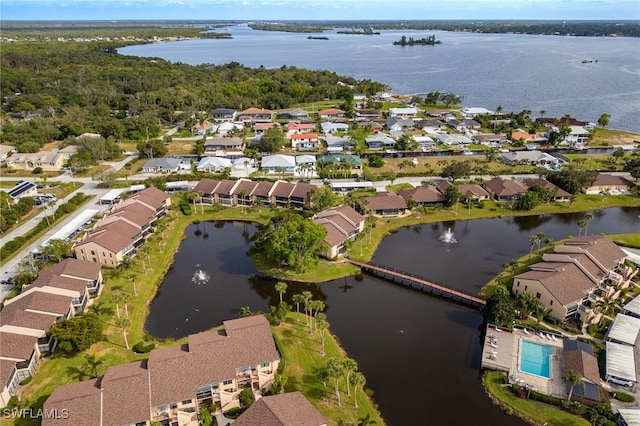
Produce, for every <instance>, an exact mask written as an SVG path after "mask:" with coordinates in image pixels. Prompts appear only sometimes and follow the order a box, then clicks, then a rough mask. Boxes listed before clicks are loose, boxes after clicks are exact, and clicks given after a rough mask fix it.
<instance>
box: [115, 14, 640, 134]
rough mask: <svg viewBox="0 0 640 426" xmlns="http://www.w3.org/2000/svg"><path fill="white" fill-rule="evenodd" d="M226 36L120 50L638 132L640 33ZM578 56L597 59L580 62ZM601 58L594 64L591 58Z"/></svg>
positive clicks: (243, 31) (244, 29)
mask: <svg viewBox="0 0 640 426" xmlns="http://www.w3.org/2000/svg"><path fill="white" fill-rule="evenodd" d="M220 31H225V32H229V33H231V35H232V36H233V38H232V39H219V40H213V39H202V40H186V41H178V42H166V43H154V44H146V45H137V46H127V47H125V48H121V49H119V52H120V53H122V54H124V55H135V56H141V57H159V58H163V59H166V60H169V61H171V62H181V63H186V64H191V65H198V64H202V63H211V64H217V65H220V64H226V63H229V62H233V61H236V62H239V63H241V64H243V65H246V66H249V67H259V66H265V67H267V68H277V67H281V66H283V65H287V66H296V67H302V68H308V69H312V70H330V71H333V72H336V73H338V74H340V75H344V76H352V77H354V78H356V79H358V80H363V79H370V80H374V81H378V82H381V83H385V84H387V85H389V86H390V87H391V90H392V92H394V93H400V94H416V93H427V92H432V91H437V90H439V91H448V92H453V93H455V94H457V95H459V96H461V97H462V103H463V105H464V106H469V107H485V108H487V109H490V110H493V109H495V108H496V107H497V106H502V107H503V108H504V111H515V112H519V111H522V110H525V109H528V110H531V111H532V113H533V114H532V115H533V116H538V115H539V111H541V110H545V111H546V114H545V116H547V117H553V116H556V117H562V116H564V115H565V114H570V115H572V116H573V117H576V118H578V119H581V120H589V121H592V122H595V121H597V120H598V118H599V117H600V115H601V114H603V113H608V114H610V115H611V120H610V124H609V127H611V128H618V129H624V130H630V131H635V132H640V121H638V120H637V114H638V112H639V111H640V39H638V38H621V37H618V38H616V37H606V38H605V37H598V38H596V37H566V36H539V35H522V34H474V33H463V32H445V31H432V32H425V31H382V32H381V34H380V35H374V36H363V35H346V34H336V33H335V31H328V32H326V33H325V34H324V35H326V36H327V37H329V40H308V39H307V34H297V33H284V32H274V31H254V30H252V29H251V28H249V27H248V26H246V25H238V26H233V27H229V28H225V29H222V30H220ZM431 34H435V35H436V37H437V39H439V40H441V41H442V44H440V45H436V46H405V47H400V46H393V45H392V43H393V41H396V40H399V39H400V37H401V36H402V35H406V36H408V37H411V36H412V37H414V38H422V37H425V36H427V35H431ZM583 60H591V61H594V62H592V63H582V61H583ZM595 60H597V62H595Z"/></svg>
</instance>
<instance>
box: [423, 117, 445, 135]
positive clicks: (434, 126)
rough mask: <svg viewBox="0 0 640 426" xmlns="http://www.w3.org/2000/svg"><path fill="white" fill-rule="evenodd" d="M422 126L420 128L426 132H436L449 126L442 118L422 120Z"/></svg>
mask: <svg viewBox="0 0 640 426" xmlns="http://www.w3.org/2000/svg"><path fill="white" fill-rule="evenodd" d="M420 126H421V127H420V128H421V129H422V130H423V131H425V132H429V131H432V132H435V131H438V130H443V129H444V128H445V127H447V125H446V124H444V122H442V121H440V120H422V121H421V122H420Z"/></svg>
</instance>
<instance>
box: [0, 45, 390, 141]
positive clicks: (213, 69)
mask: <svg viewBox="0 0 640 426" xmlns="http://www.w3.org/2000/svg"><path fill="white" fill-rule="evenodd" d="M123 45H124V43H114V42H92V43H57V42H23V43H7V44H3V52H2V57H1V59H0V61H1V62H0V66H1V68H2V73H1V75H0V86H1V97H2V99H3V105H2V110H3V111H4V112H5V113H7V114H8V115H10V118H13V120H10V119H3V120H1V123H0V125H1V126H2V128H1V130H2V142H3V143H7V144H12V145H16V146H17V147H18V149H19V150H21V151H22V150H25V151H26V150H28V151H33V150H34V149H35V148H37V147H40V146H42V145H43V144H44V143H47V142H49V141H51V140H62V139H65V138H68V137H72V136H78V135H81V134H83V133H86V132H92V133H100V134H101V135H102V136H103V137H104V138H109V137H113V138H115V140H116V141H118V140H123V139H126V140H135V141H139V140H144V139H146V138H147V136H148V137H150V138H155V137H157V136H158V135H159V131H160V125H175V124H176V123H179V122H182V121H184V120H185V119H188V118H192V117H194V116H196V115H197V113H199V112H200V111H211V110H212V109H214V108H233V109H237V110H242V109H246V108H249V107H259V108H268V109H272V110H277V109H283V108H289V107H292V106H294V105H297V104H300V103H309V102H319V101H323V100H324V99H327V98H330V99H344V98H346V97H349V96H352V95H353V92H354V91H358V92H362V93H365V94H368V95H372V94H374V93H376V92H378V91H381V90H386V86H385V85H382V84H379V83H375V82H371V81H369V80H365V81H362V82H358V81H356V80H355V79H353V78H351V77H345V76H339V75H337V74H336V73H333V72H329V71H309V70H306V69H302V68H295V67H288V66H283V67H281V68H277V69H266V68H264V67H260V68H257V69H251V68H248V67H245V66H243V65H241V64H239V63H237V62H232V63H229V64H226V65H219V66H216V65H211V64H204V65H199V66H191V65H187V64H182V63H176V64H173V63H170V62H167V61H165V60H163V59H159V58H139V57H132V56H123V55H119V54H118V53H117V48H118V47H121V46H123ZM338 82H342V83H344V84H338ZM349 86H351V87H352V88H350V87H349ZM5 118H6V117H5ZM22 118H28V120H22ZM24 144H29V145H26V146H24Z"/></svg>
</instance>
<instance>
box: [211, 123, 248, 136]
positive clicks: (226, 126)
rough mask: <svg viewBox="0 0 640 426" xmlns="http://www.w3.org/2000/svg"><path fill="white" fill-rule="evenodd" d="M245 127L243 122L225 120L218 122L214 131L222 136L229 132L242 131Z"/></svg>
mask: <svg viewBox="0 0 640 426" xmlns="http://www.w3.org/2000/svg"><path fill="white" fill-rule="evenodd" d="M243 129H244V124H243V123H233V122H231V121H225V122H223V123H220V124H218V125H217V127H216V128H215V130H214V131H215V133H217V134H218V135H220V136H226V135H228V134H229V133H234V132H242V130H243Z"/></svg>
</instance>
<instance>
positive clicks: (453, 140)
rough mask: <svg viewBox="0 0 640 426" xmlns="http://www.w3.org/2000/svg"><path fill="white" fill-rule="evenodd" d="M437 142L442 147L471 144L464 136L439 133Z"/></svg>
mask: <svg viewBox="0 0 640 426" xmlns="http://www.w3.org/2000/svg"><path fill="white" fill-rule="evenodd" d="M436 139H437V140H438V142H440V143H441V144H443V145H447V146H453V145H469V144H472V143H473V141H472V140H471V139H470V138H468V137H467V136H464V135H450V134H447V133H439V134H438V135H437V136H436Z"/></svg>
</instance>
